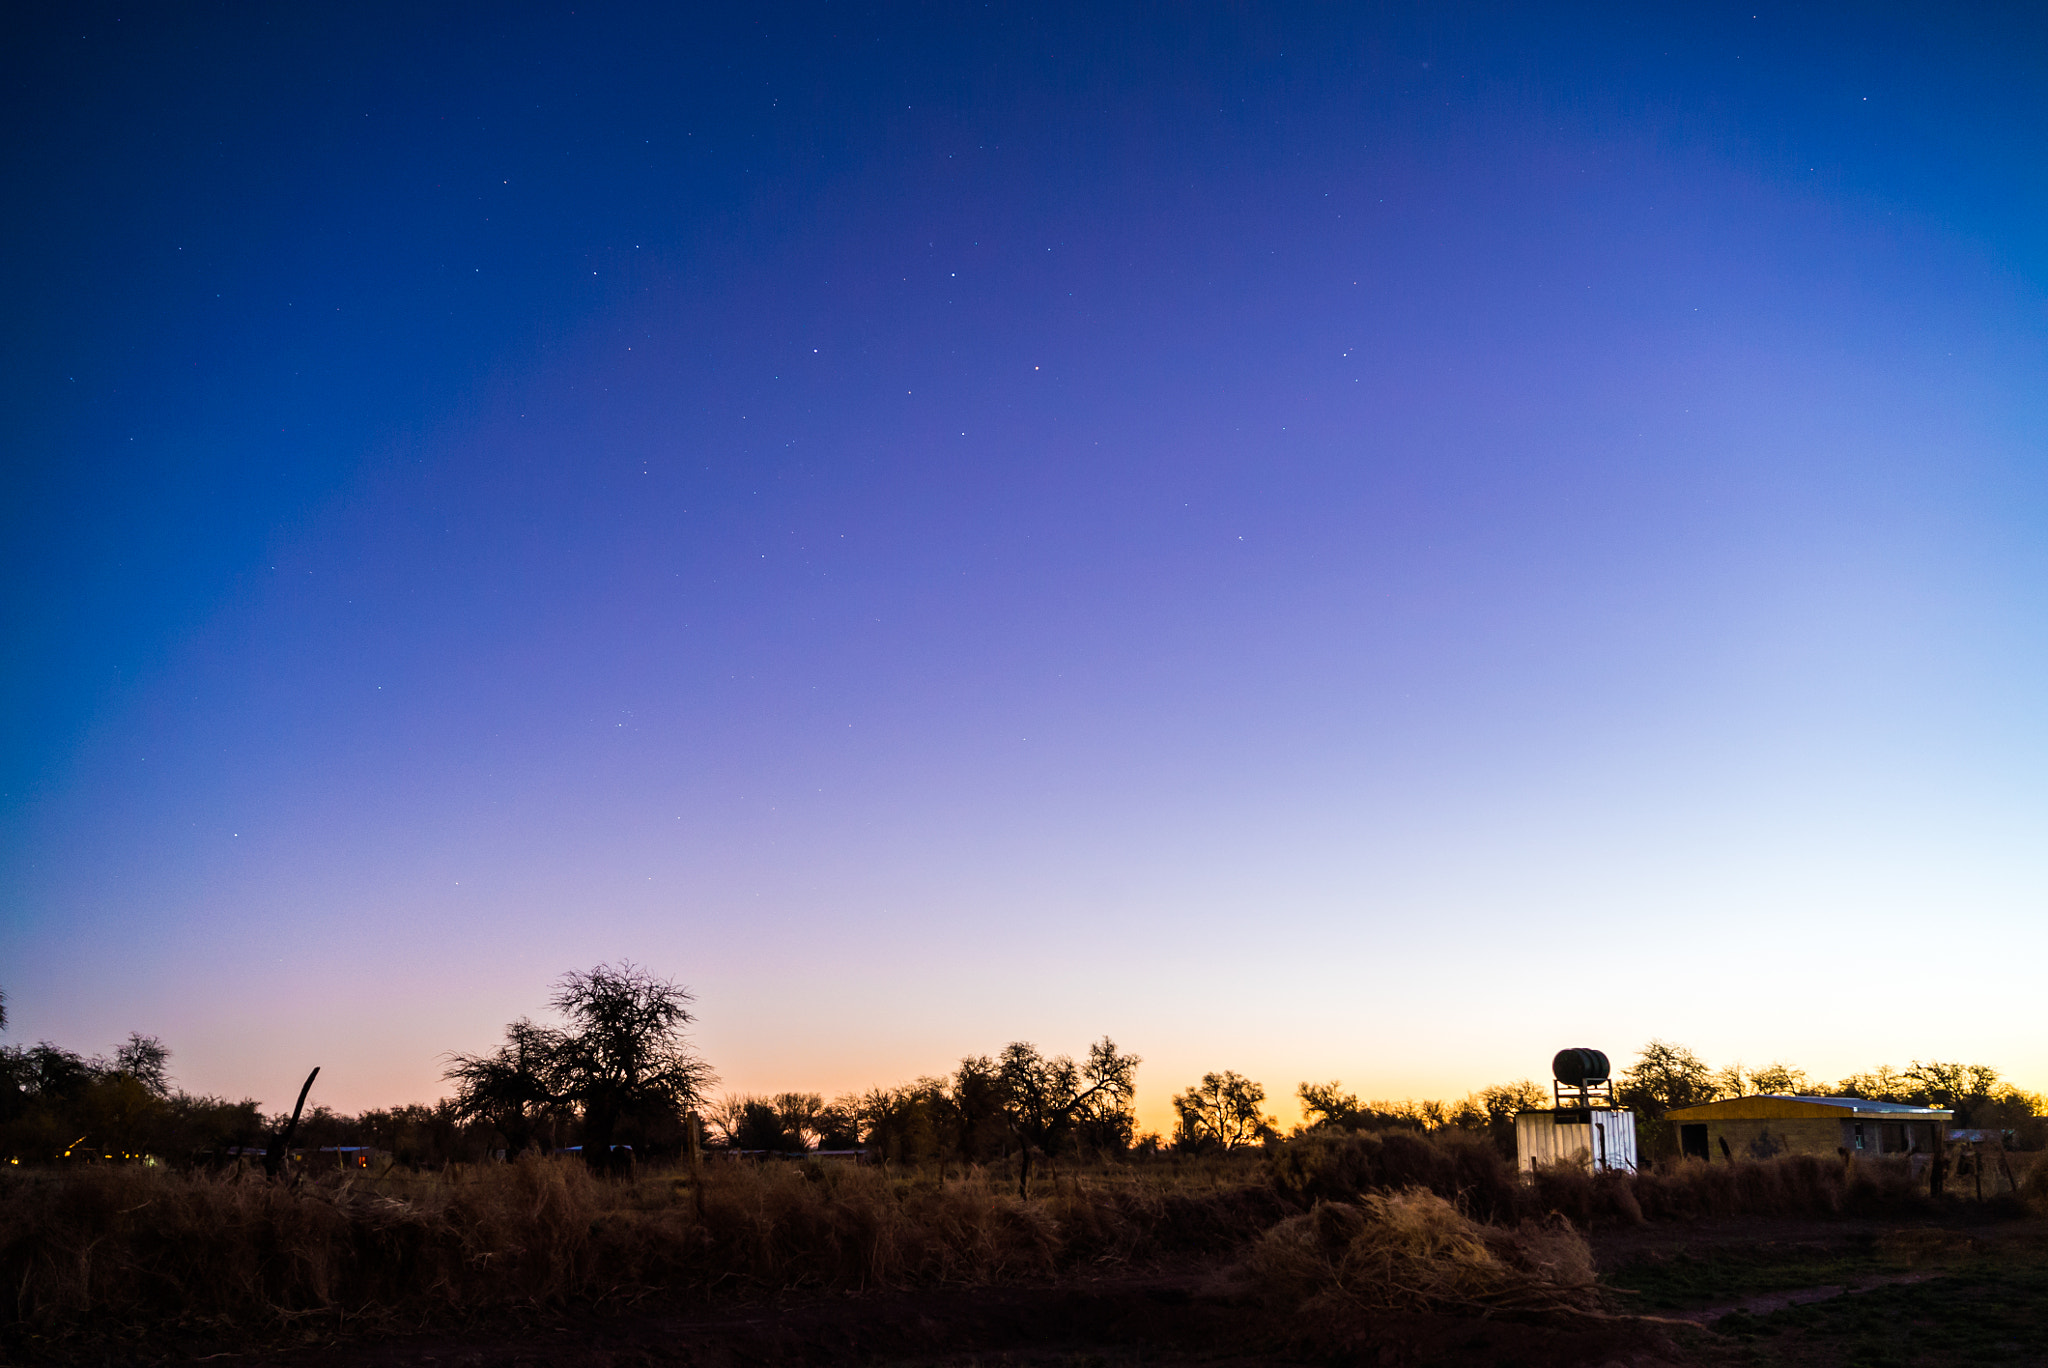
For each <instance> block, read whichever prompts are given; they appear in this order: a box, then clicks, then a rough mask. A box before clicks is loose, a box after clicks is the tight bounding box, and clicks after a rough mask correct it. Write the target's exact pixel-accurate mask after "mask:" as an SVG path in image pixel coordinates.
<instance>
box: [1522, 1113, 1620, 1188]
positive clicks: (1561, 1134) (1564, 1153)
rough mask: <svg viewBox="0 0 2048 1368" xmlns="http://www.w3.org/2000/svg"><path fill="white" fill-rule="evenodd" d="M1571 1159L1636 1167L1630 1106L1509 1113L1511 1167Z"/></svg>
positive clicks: (1587, 1163)
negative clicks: (1511, 1117) (1512, 1149)
mask: <svg viewBox="0 0 2048 1368" xmlns="http://www.w3.org/2000/svg"><path fill="white" fill-rule="evenodd" d="M1539 1164H1544V1165H1549V1164H1577V1165H1578V1166H1580V1167H1581V1168H1589V1169H1592V1170H1594V1171H1596V1172H1597V1171H1599V1170H1602V1169H1620V1170H1622V1171H1624V1172H1630V1173H1633V1172H1634V1171H1635V1167H1636V1117H1635V1113H1634V1112H1628V1111H1615V1110H1610V1109H1608V1108H1605V1107H1590V1108H1576V1109H1575V1108H1570V1107H1563V1108H1557V1109H1554V1110H1550V1111H1525V1112H1521V1113H1518V1114H1517V1115H1516V1117H1515V1167H1516V1168H1518V1169H1520V1170H1521V1171H1522V1172H1524V1173H1528V1172H1530V1171H1532V1170H1534V1169H1535V1167H1536V1166H1537V1165H1539Z"/></svg>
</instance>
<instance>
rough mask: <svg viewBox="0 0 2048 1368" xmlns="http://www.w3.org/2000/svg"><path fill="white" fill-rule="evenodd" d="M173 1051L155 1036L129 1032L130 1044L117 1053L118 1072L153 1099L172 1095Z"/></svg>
mask: <svg viewBox="0 0 2048 1368" xmlns="http://www.w3.org/2000/svg"><path fill="white" fill-rule="evenodd" d="M170 1062H171V1052H170V1050H169V1049H168V1048H166V1047H165V1045H164V1043H163V1042H162V1041H161V1040H158V1039H157V1038H156V1037H155V1036H146V1035H144V1034H142V1033H141V1032H140V1031H130V1032H129V1033H128V1043H127V1044H126V1045H123V1046H122V1047H121V1048H120V1049H118V1050H116V1051H114V1071H115V1072H117V1073H124V1074H127V1075H128V1076H129V1077H130V1078H132V1079H134V1080H135V1081H136V1082H137V1083H140V1084H141V1085H142V1090H143V1091H144V1092H146V1093H148V1094H149V1095H150V1096H151V1097H157V1098H163V1097H169V1096H170V1095H171V1075H170Z"/></svg>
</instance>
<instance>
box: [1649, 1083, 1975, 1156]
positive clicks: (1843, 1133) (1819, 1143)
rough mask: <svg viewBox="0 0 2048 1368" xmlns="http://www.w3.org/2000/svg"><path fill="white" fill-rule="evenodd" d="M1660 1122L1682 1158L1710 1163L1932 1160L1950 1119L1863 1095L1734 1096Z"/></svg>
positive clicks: (1932, 1111) (1950, 1115)
mask: <svg viewBox="0 0 2048 1368" xmlns="http://www.w3.org/2000/svg"><path fill="white" fill-rule="evenodd" d="M1664 1119H1665V1120H1666V1121H1667V1122H1669V1123H1670V1124H1671V1125H1672V1126H1674V1127H1675V1128H1676V1129H1677V1131H1678V1148H1679V1150H1680V1152H1681V1153H1684V1154H1687V1155H1690V1156H1692V1157H1693V1158H1696V1159H1705V1160H1707V1161H1708V1162H1709V1163H1720V1162H1722V1161H1723V1160H1728V1161H1733V1160H1736V1159H1768V1158H1770V1157H1771V1156H1772V1155H1774V1154H1826V1155H1835V1154H1840V1153H1844V1152H1846V1153H1848V1154H1852V1155H1860V1154H1913V1153H1919V1154H1931V1153H1933V1152H1934V1151H1935V1149H1936V1147H1937V1145H1938V1143H1939V1141H1940V1139H1941V1137H1942V1136H1943V1134H1944V1133H1945V1132H1946V1130H1947V1127H1948V1124H1949V1122H1950V1121H1952V1120H1954V1119H1955V1113H1954V1112H1950V1111H1943V1110H1941V1109H1940V1108H1938V1107H1913V1106H1908V1105H1906V1104H1904V1103H1901V1102H1872V1101H1870V1100H1868V1099H1866V1098H1861V1097H1782V1096H1767V1097H1731V1098H1726V1099H1724V1100H1722V1101H1719V1102H1705V1103H1702V1104H1701V1105H1699V1106H1697V1107H1680V1108H1678V1109H1677V1110H1676V1111H1672V1112H1667V1113H1666V1114H1665V1116H1664Z"/></svg>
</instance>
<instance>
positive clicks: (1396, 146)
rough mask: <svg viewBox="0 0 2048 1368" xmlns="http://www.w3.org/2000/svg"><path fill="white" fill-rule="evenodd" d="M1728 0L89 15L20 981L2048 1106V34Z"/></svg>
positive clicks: (74, 10)
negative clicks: (1996, 1086) (1886, 1085)
mask: <svg viewBox="0 0 2048 1368" xmlns="http://www.w3.org/2000/svg"><path fill="white" fill-rule="evenodd" d="M731 8H738V9H746V8H750V7H731ZM1671 10H1672V12H1670V13H1661V14H1656V13H1645V12H1643V10H1642V7H1638V6H1623V5H1618V4H1616V5H1604V6H1600V5H1583V6H1571V5H1563V6H1553V5H1545V6H1538V5H1533V4H1530V5H1503V6H1485V5H1473V6H1465V7H1450V6H1438V5H1416V6H1399V5H1386V6H1342V5H1334V4H1314V5H1308V4H1304V5H1258V4H1246V5H1234V6H1201V5H1166V4H1155V5H1146V4H1134V5H1129V6H1100V5H1091V6H1071V7H1059V6H1051V5H1047V6H1036V7H1033V6H1022V5H1016V6H1006V5H988V6H981V7H973V6H929V7H913V6H851V5H842V4H790V5H784V6H777V7H760V8H759V9H758V11H757V12H755V13H734V12H730V10H729V9H721V8H717V7H710V6H703V7H675V6H652V5H648V6H636V5H629V4H612V5H607V4H589V3H578V4H576V5H575V7H573V8H569V7H563V6H545V7H544V6H518V5H490V6H483V5H477V6H466V5H461V4H445V5H436V6H417V5H404V6H399V5H392V6H381V7H380V6H376V5H367V4H365V5H350V6H322V5H305V6H294V7H288V8H284V9H279V8H274V7H273V8H269V9H263V8H253V7H240V6H216V7H197V6H190V7H170V8H166V7H162V6H140V5H118V4H114V5H106V4H102V5H90V4H88V5H81V6H61V7H59V6H50V7H44V8H43V9H41V10H40V11H36V10H30V9H26V8H18V9H15V10H11V11H10V12H9V14H8V17H7V18H6V19H5V21H4V23H5V24H6V31H7V36H6V39H5V41H4V42H0V65H4V74H5V80H4V81H0V105H4V109H5V117H6V119H7V124H8V135H7V136H6V138H5V139H0V187H4V190H5V197H6V200H7V202H8V203H9V204H11V205H13V206H14V212H12V213H10V214H8V215H6V216H4V219H0V246H4V252H0V273H4V285H5V289H6V292H7V298H8V300H9V306H8V308H7V309H6V310H5V311H4V316H0V348H4V354H0V413H4V415H5V417H4V423H5V428H4V435H5V446H4V450H5V458H4V473H0V614H4V617H0V640H4V641H5V642H6V643H7V646H6V650H5V657H4V658H5V662H6V663H5V669H4V673H0V689H4V695H0V718H4V721H0V990H4V991H5V993H6V995H7V1008H8V1015H9V1019H10V1021H9V1025H10V1029H9V1032H8V1035H7V1037H6V1040H8V1041H11V1042H13V1043H17V1044H18V1043H27V1042H31V1041H34V1040H38V1039H50V1040H54V1041H57V1042H59V1043H62V1044H64V1045H67V1046H69V1047H71V1048H74V1049H79V1050H83V1051H86V1052H95V1051H108V1050H111V1049H112V1047H113V1046H114V1045H116V1044H118V1043H119V1042H120V1041H121V1040H122V1039H123V1038H124V1037H125V1035H126V1034H127V1033H128V1032H129V1031H131V1030H134V1031H143V1032H145V1033H150V1034H155V1035H159V1036H161V1037H162V1038H163V1040H164V1041H165V1043H166V1044H167V1045H169V1046H170V1048H171V1050H172V1052H173V1054H172V1072H173V1074H174V1076H175V1078H176V1079H177V1081H178V1082H179V1083H180V1084H181V1085H182V1086H184V1087H187V1088H189V1089H192V1090H194V1091H198V1092H205V1093H216V1094H222V1095H226V1096H230V1097H241V1096H254V1097H257V1098H259V1099H262V1100H263V1101H264V1102H265V1103H266V1104H267V1105H268V1106H270V1107H272V1108H277V1107H281V1106H283V1105H285V1104H286V1102H287V1101H288V1099H289V1096H290V1094H291V1093H292V1091H293V1087H294V1085H295V1084H296V1082H297V1081H298V1080H299V1079H301V1078H302V1077H303V1076H304V1073H305V1070H306V1069H308V1068H309V1067H311V1066H312V1065H314V1064H318V1065H320V1066H321V1075H320V1083H319V1085H318V1089H317V1092H318V1094H319V1095H318V1096H316V1097H315V1098H314V1099H313V1100H314V1101H316V1102H325V1103H326V1104H327V1105H330V1106H333V1107H336V1108H338V1109H342V1110H354V1109H358V1108H363V1107H369V1106H385V1105H392V1104H395V1103H400V1102H406V1101H415V1100H431V1099H432V1098H434V1097H437V1096H439V1095H441V1094H442V1092H443V1091H444V1084H443V1083H442V1080H441V1077H440V1074H441V1070H442V1069H443V1068H444V1067H445V1066H446V1055H447V1052H449V1051H478V1050H483V1049H486V1048H488V1047H490V1046H491V1045H492V1044H493V1043H494V1042H495V1041H496V1039H497V1038H498V1037H499V1033H500V1032H501V1030H502V1028H503V1025H504V1023H506V1022H508V1021H510V1020H512V1019H514V1018H516V1017H519V1016H522V1015H527V1014H534V1015H541V1016H544V1015H545V1003H546V1000H547V996H548V992H549V986H550V984H551V983H552V981H553V980H554V979H555V978H556V977H557V976H559V975H560V974H562V973H563V972H565V971H567V970H572V969H583V968H588V967H590V966H592V965H595V964H597V963H600V962H617V961H619V960H621V959H630V960H632V961H634V962H637V963H640V964H642V965H645V966H647V967H648V968H650V969H652V970H654V971H656V972H657V973H660V974H662V975H665V976H669V977H672V978H675V979H677V980H679V981H681V982H683V983H686V984H687V985H689V987H690V988H691V990H692V991H693V992H694V993H695V994H696V1003H695V1009H696V1011H697V1015H698V1020H697V1023H696V1025H695V1027H694V1036H693V1039H694V1040H695V1042H696V1044H697V1046H698V1048H699V1049H700V1050H701V1051H702V1052H703V1054H704V1055H705V1057H706V1058H707V1060H708V1061H709V1062H710V1064H711V1065H712V1067H713V1068H715V1069H716V1070H717V1072H718V1074H719V1076H720V1079H721V1084H720V1087H721V1090H730V1091H733V1092H766V1091H782V1090H791V1089H801V1090H807V1091H818V1092H822V1093H826V1094H828V1095H829V1094H833V1093H837V1092H841V1091H844V1090H850V1089H860V1088H866V1087H869V1086H874V1085H878V1084H888V1083H893V1082H898V1081H904V1080H907V1079H910V1078H913V1077H915V1076H918V1075H921V1074H941V1073H945V1072H946V1071H948V1070H949V1069H950V1068H951V1067H952V1066H953V1064H954V1063H955V1062H956V1061H957V1060H958V1059H959V1058H960V1057H962V1056H963V1055H969V1054H982V1053H991V1052H994V1051H996V1050H999V1049H1000V1048H1001V1047H1002V1046H1003V1045H1004V1044H1005V1043H1006V1042H1009V1041H1012V1040H1030V1041H1034V1042H1036V1043H1038V1044H1039V1045H1040V1046H1041V1047H1043V1048H1045V1049H1047V1050H1050V1051H1055V1052H1072V1053H1076V1054H1078V1053H1079V1052H1081V1051H1082V1050H1083V1049H1085V1048H1086V1046H1087V1044H1088V1043H1089V1042H1090V1041H1092V1040H1094V1039H1096V1038H1098V1037H1100V1036H1102V1035H1104V1034H1108V1035H1111V1036H1113V1037H1114V1038H1115V1039H1116V1041H1117V1042H1118V1043H1119V1045H1120V1046H1122V1047H1123V1048H1125V1049H1127V1050H1130V1051H1133V1052H1135V1053H1137V1054H1139V1055H1141V1056H1142V1057H1143V1059H1144V1061H1145V1062H1144V1065H1143V1067H1142V1068H1141V1070H1140V1072H1139V1088H1140V1092H1139V1108H1140V1118H1141V1122H1142V1123H1143V1124H1145V1125H1146V1126H1148V1127H1150V1128H1153V1129H1167V1128H1169V1127H1170V1117H1171V1111H1170V1107H1169V1106H1168V1099H1169V1098H1170V1096H1171V1095H1172V1093H1173V1092H1174V1091H1176V1090H1178V1089H1180V1088H1183V1087H1186V1086H1188V1085H1189V1084H1191V1083H1193V1082H1195V1081H1196V1080H1197V1079H1198V1078H1199V1077H1200V1075H1201V1074H1202V1073H1204V1072H1207V1071H1210V1070H1221V1069H1234V1070H1237V1071H1238V1072H1240V1073H1243V1074H1246V1075H1248V1076H1250V1077H1252V1078H1254V1079H1256V1080H1258V1081H1260V1082H1262V1083H1263V1084H1264V1085H1265V1087H1266V1090H1267V1094H1268V1100H1269V1105H1270V1106H1271V1108H1272V1110H1273V1111H1274V1112H1275V1114H1276V1115H1278V1116H1280V1117H1281V1119H1282V1120H1283V1121H1285V1120H1289V1119H1292V1118H1293V1116H1295V1115H1296V1114H1297V1113H1296V1110H1295V1107H1294V1104H1293V1100H1292V1099H1293V1093H1294V1089H1295V1085H1296V1084H1297V1083H1299V1082H1301V1081H1303V1080H1327V1079H1341V1080H1342V1081H1343V1082H1344V1084H1345V1085H1346V1086H1347V1087H1348V1088H1351V1089H1354V1090H1356V1091H1358V1092H1360V1093H1362V1094H1364V1095H1367V1096H1370V1097H1388V1098H1398V1097H1405V1096H1435V1097H1454V1096H1457V1095H1460V1094H1462V1093H1465V1092H1468V1091H1471V1090H1473V1089H1476V1088H1478V1087H1481V1086H1483V1085H1486V1084H1489V1083H1494V1082H1499V1081H1503V1080H1509V1079H1518V1078H1524V1077H1532V1078H1536V1079H1539V1080H1541V1079H1543V1078H1544V1077H1546V1073H1547V1068H1548V1061H1549V1059H1550V1057H1551V1054H1552V1053H1553V1052H1555V1051H1556V1050H1558V1049H1561V1048H1564V1047H1567V1046H1592V1047H1595V1048H1600V1049H1604V1050H1606V1051H1607V1052H1608V1053H1609V1054H1610V1055H1612V1056H1614V1057H1615V1058H1616V1059H1617V1060H1618V1061H1626V1060H1627V1059H1628V1058H1631V1057H1632V1056H1633V1054H1634V1053H1635V1051H1636V1050H1637V1049H1638V1048H1639V1047H1640V1046H1641V1045H1642V1043H1643V1042H1645V1041H1647V1040H1649V1039H1651V1038H1652V1037H1656V1038H1662V1039H1667V1040H1673V1041H1678V1042H1681V1043H1684V1044H1686V1045H1689V1046H1690V1047H1692V1048H1693V1049H1695V1050H1697V1051H1699V1052H1700V1053H1701V1054H1702V1055H1704V1056H1706V1057H1707V1058H1708V1059H1709V1061H1710V1062H1713V1063H1715V1064H1717V1065H1718V1064H1726V1063H1730V1062H1734V1061H1737V1060H1740V1061H1743V1062H1746V1063H1748V1064H1750V1065H1758V1064H1763V1063H1766V1062H1770V1061H1772V1060H1785V1061H1788V1062H1791V1063H1794V1064H1796V1065H1800V1066H1802V1067H1805V1068H1806V1069H1808V1070H1809V1071H1810V1072H1812V1073H1813V1074H1815V1075H1816V1076H1818V1077H1823V1078H1834V1077H1840V1076H1842V1075H1843V1074H1846V1073H1848V1072H1851V1071H1853V1070H1859V1069H1865V1068H1869V1067H1871V1066H1873V1065H1875V1064H1878V1063H1881V1062H1882V1063H1892V1064H1898V1065H1903V1064H1904V1063H1906V1062H1907V1061H1908V1060H1910V1059H1913V1058H1942V1059H1969V1060H1981V1061H1984V1062H1987V1063H1990V1064H1993V1065H1994V1066H1996V1067H1998V1068H2000V1069H2001V1070H2003V1071H2004V1072H2005V1073H2006V1074H2007V1075H2008V1076H2009V1077H2011V1078H2013V1079H2014V1080H2015V1081H2017V1082H2020V1083H2022V1084H2023V1085H2026V1086H2030V1087H2033V1088H2042V1087H2048V1038H2044V1034H2043V1032H2042V1031H2041V1029H2040V1025H2039V1015H2038V1000H2039V992H2040V987H2039V979H2040V975H2039V969H2038V966H2039V965H2040V964H2041V963H2042V962H2043V956H2044V953H2048V848H2044V843H2043V834H2044V831H2048V825H2044V823H2048V710H2044V709H2043V708H2042V707H2041V706H2040V700H2041V699H2042V698H2043V697H2044V695H2048V541H2044V537H2043V532H2044V531H2048V445H2044V443H2048V384H2044V383H2043V373H2044V361H2048V307H2044V306H2048V229H2044V227H2043V225H2044V224H2048V161H2044V160H2043V159H2042V158H2041V157H2040V155H2039V141H2038V135H2039V130H2040V129H2041V128H2043V127H2048V16H2044V15H2043V13H2042V12H2041V11H2040V10H2039V9H2038V8H2035V7H2031V6H2026V5H2019V4H2014V5H1993V6H1975V7H1971V6H1955V7H1942V8H1940V9H1938V10H1930V9H1927V8H1926V7H1912V6H1884V5H1875V6H1865V7H1858V8H1856V9H1854V10H1853V11H1852V10H1848V9H1844V8H1842V7H1839V6H1818V5H1816V6H1792V7H1787V6H1766V7H1757V6H1754V5H1747V6H1734V5H1709V4H1700V5H1691V6H1682V7H1671Z"/></svg>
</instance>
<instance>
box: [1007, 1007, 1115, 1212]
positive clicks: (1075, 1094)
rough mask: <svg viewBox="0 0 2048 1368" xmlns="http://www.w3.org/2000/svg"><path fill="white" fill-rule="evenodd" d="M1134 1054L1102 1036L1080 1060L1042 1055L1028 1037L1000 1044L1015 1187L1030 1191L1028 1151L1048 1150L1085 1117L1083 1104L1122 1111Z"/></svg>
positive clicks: (1021, 1191) (1022, 1193)
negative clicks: (1015, 1158) (1079, 1062)
mask: <svg viewBox="0 0 2048 1368" xmlns="http://www.w3.org/2000/svg"><path fill="white" fill-rule="evenodd" d="M1140 1062H1141V1061H1140V1060H1139V1058H1138V1056H1136V1055H1126V1054H1118V1053H1117V1048H1116V1042H1115V1041H1113V1040H1111V1039H1110V1038H1109V1037H1108V1036H1104V1037H1103V1038H1102V1039H1101V1040H1098V1041H1096V1042H1095V1044H1093V1045H1091V1046H1089V1047H1088V1059H1087V1062H1086V1064H1085V1065H1076V1064H1075V1063H1074V1061H1073V1060H1072V1059H1070V1058H1068V1057H1067V1056H1066V1055H1061V1056H1059V1057H1058V1058H1057V1059H1047V1058H1046V1057H1045V1056H1044V1055H1042V1054H1040V1053H1039V1052H1038V1047H1037V1046H1036V1045H1033V1044H1031V1043H1029V1042H1028V1041H1022V1040H1019V1041H1013V1042H1012V1043H1011V1044H1009V1045H1007V1046H1005V1047H1004V1048H1003V1056H1002V1060H1001V1061H1000V1062H999V1063H998V1064H997V1066H996V1077H997V1078H998V1079H999V1080H1000V1082H1001V1086H1002V1090H1003V1098H1004V1103H1005V1108H1006V1110H1007V1112H1008V1115H1009V1119H1010V1125H1011V1128H1012V1129H1013V1130H1014V1132H1015V1133H1016V1136H1017V1141H1018V1146H1019V1155H1018V1160H1019V1163H1018V1169H1017V1193H1018V1195H1019V1196H1020V1197H1029V1196H1030V1195H1031V1160H1032V1156H1033V1154H1034V1153H1042V1154H1045V1155H1048V1156H1050V1155H1053V1154H1057V1153H1058V1152H1059V1148H1060V1146H1061V1145H1062V1144H1064V1143H1065V1142H1066V1140H1067V1139H1068V1137H1069V1136H1071V1135H1072V1134H1073V1133H1074V1130H1075V1128H1076V1126H1077V1125H1079V1124H1080V1123H1081V1122H1082V1120H1083V1119H1084V1118H1085V1117H1087V1116H1088V1115H1089V1114H1090V1113H1089V1110H1088V1109H1089V1108H1091V1107H1104V1108H1109V1109H1114V1110H1115V1111H1118V1112H1121V1113H1125V1114H1127V1113H1128V1112H1129V1110H1130V1104H1131V1097H1132V1095H1133V1093H1134V1092H1135V1090H1136V1086H1137V1083H1136V1080H1137V1075H1138V1065H1139V1063H1140Z"/></svg>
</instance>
